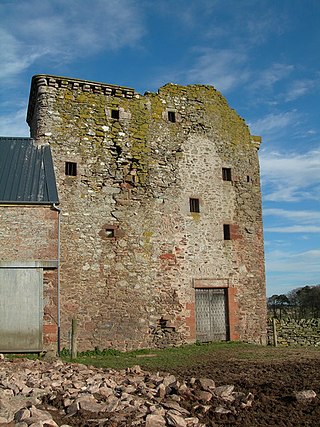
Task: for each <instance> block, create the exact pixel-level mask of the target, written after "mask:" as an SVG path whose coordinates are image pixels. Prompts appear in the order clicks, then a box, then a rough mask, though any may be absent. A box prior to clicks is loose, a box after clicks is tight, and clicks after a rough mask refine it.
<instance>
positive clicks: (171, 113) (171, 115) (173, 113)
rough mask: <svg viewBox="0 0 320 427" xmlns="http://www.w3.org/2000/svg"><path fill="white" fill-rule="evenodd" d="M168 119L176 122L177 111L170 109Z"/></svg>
mask: <svg viewBox="0 0 320 427" xmlns="http://www.w3.org/2000/svg"><path fill="white" fill-rule="evenodd" d="M168 120H169V122H172V123H175V122H176V113H175V112H174V111H168Z"/></svg>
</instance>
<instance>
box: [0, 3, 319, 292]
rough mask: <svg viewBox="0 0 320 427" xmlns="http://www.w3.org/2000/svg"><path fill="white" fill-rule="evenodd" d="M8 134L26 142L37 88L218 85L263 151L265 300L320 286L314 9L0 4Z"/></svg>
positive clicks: (1, 107) (1, 124) (1, 108)
mask: <svg viewBox="0 0 320 427" xmlns="http://www.w3.org/2000/svg"><path fill="white" fill-rule="evenodd" d="M0 18H1V20H0V64H1V65H0V134H1V135H2V136H28V135H29V132H28V127H27V125H26V124H25V116H26V107H27V101H28V96H29V88H30V80H31V77H32V75H34V74H41V73H46V74H55V75H63V76H68V77H76V78H80V79H87V80H94V81H102V82H106V83H114V84H120V85H124V86H130V87H133V88H135V89H136V90H137V91H138V92H140V93H144V92H145V91H156V90H157V89H158V88H159V87H160V86H162V85H163V84H165V83H167V82H174V83H179V84H190V83H203V84H212V85H213V86H215V87H216V88H217V89H218V90H220V91H221V92H222V94H223V95H224V96H225V97H226V98H227V100H228V102H229V104H230V105H231V107H233V108H235V109H236V110H237V112H238V113H239V114H240V116H242V117H243V118H244V119H245V120H246V122H247V123H248V124H249V126H250V128H251V133H252V134H254V135H261V136H262V138H263V144H262V146H261V149H260V162H261V175H262V188H263V208H264V228H265V252H266V270H267V294H268V295H269V296H270V295H273V294H281V293H287V292H288V291H289V290H291V289H293V288H295V287H298V286H302V285H305V284H311V285H312V284H319V283H320V239H319V234H320V205H319V200H320V120H319V96H320V55H319V46H320V2H319V1H318V0H277V1H274V0H189V1H188V0H149V1H148V0H138V1H134V0H90V1H89V0H68V1H65V0H28V1H26V0H1V1H0Z"/></svg>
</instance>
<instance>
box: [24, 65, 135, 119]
mask: <svg viewBox="0 0 320 427" xmlns="http://www.w3.org/2000/svg"><path fill="white" fill-rule="evenodd" d="M42 86H49V87H52V88H55V89H60V88H62V89H71V90H72V89H74V90H82V91H83V92H87V93H96V94H101V95H106V96H116V97H121V98H133V97H134V96H136V92H135V90H134V89H133V88H130V87H126V86H119V85H113V84H109V83H100V82H94V81H90V80H82V79H76V78H70V77H61V76H53V75H50V74H36V75H35V76H33V77H32V81H31V88H30V95H29V104H28V112H27V123H28V124H29V125H30V123H31V120H32V116H33V112H34V107H35V103H36V97H37V94H38V92H39V89H40V88H41V87H42Z"/></svg>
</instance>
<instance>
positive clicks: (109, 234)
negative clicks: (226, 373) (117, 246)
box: [106, 228, 114, 239]
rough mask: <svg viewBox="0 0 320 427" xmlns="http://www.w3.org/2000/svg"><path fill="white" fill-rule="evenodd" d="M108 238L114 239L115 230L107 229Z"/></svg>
mask: <svg viewBox="0 0 320 427" xmlns="http://www.w3.org/2000/svg"><path fill="white" fill-rule="evenodd" d="M106 237H107V238H108V239H112V238H113V237H114V229H113V228H107V229H106Z"/></svg>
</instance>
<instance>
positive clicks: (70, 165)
mask: <svg viewBox="0 0 320 427" xmlns="http://www.w3.org/2000/svg"><path fill="white" fill-rule="evenodd" d="M65 174H66V175H68V176H77V163H75V162H66V167H65Z"/></svg>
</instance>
